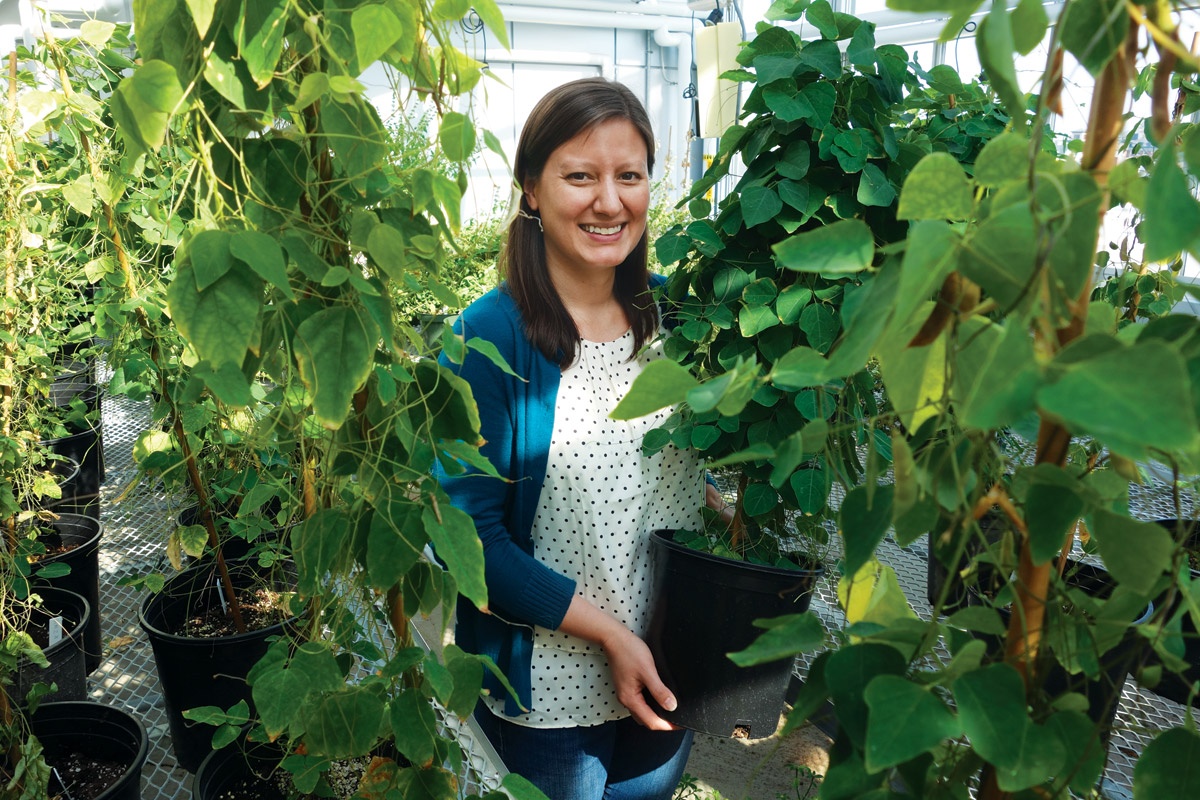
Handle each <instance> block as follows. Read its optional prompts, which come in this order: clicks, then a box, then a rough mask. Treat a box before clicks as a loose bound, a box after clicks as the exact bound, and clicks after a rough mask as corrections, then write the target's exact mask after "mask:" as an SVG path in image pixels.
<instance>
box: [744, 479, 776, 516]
mask: <svg viewBox="0 0 1200 800" xmlns="http://www.w3.org/2000/svg"><path fill="white" fill-rule="evenodd" d="M777 505H779V495H778V494H777V493H776V492H775V490H774V489H772V488H771V487H770V486H768V485H767V484H765V483H752V484H750V485H749V486H747V487H746V495H745V497H743V498H742V510H743V511H745V512H746V513H747V514H749V515H750V516H752V517H757V516H760V515H762V514H768V513H770V512H771V511H774V510H775V507H776V506H777Z"/></svg>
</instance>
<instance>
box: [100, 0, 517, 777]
mask: <svg viewBox="0 0 1200 800" xmlns="http://www.w3.org/2000/svg"><path fill="white" fill-rule="evenodd" d="M476 8H477V10H478V11H479V13H480V15H481V17H482V18H483V19H484V20H485V22H486V24H487V25H488V27H489V29H490V30H492V31H493V32H494V33H495V35H497V36H500V37H501V38H503V37H504V35H505V31H504V27H503V25H502V23H501V20H500V17H499V14H498V11H497V9H496V7H495V5H494V4H493V3H490V2H485V3H483V4H476ZM461 10H462V9H460V10H455V9H454V8H451V7H444V6H442V5H435V6H434V7H432V8H430V7H426V6H421V5H415V4H394V3H393V4H380V3H374V2H351V3H341V4H338V5H337V7H336V8H334V7H331V6H325V7H321V8H320V9H316V8H311V9H310V8H309V7H308V6H307V5H306V4H301V5H299V6H297V5H296V4H294V3H288V2H283V0H280V1H279V2H275V1H274V0H272V2H268V3H259V4H255V8H254V13H252V14H247V13H245V10H244V9H243V8H242V4H240V3H237V2H225V1H224V0H219V1H218V2H217V3H215V4H212V5H210V6H206V7H204V8H201V7H198V6H195V5H191V4H184V3H173V4H168V6H165V7H162V8H159V6H157V5H154V8H153V10H151V8H150V4H147V5H146V6H143V7H139V9H137V19H136V23H137V30H138V36H139V50H140V53H141V56H142V63H141V65H140V66H139V67H138V69H137V70H136V71H134V72H133V73H132V75H130V76H129V77H128V78H126V79H125V80H124V81H123V82H122V83H121V84H120V86H118V87H117V90H116V92H115V93H114V95H113V98H112V106H111V108H112V111H113V114H114V117H115V119H116V122H117V125H118V128H119V130H120V133H121V137H122V141H123V144H124V147H125V153H126V158H128V159H129V160H130V162H131V163H133V162H139V163H146V164H154V163H156V161H157V159H159V158H164V157H165V158H169V157H170V155H171V153H172V152H173V151H172V150H171V149H170V148H171V143H174V142H179V143H181V144H183V145H184V147H182V148H181V149H184V150H186V151H187V152H189V153H196V154H201V155H200V159H201V163H200V164H199V165H198V166H197V169H196V172H195V175H196V176H197V177H196V179H197V180H198V181H200V183H201V186H202V187H204V188H203V190H202V191H200V192H199V193H198V194H196V193H194V192H192V191H191V188H192V187H189V190H188V194H189V196H192V197H199V198H203V200H202V203H201V206H200V207H197V208H195V209H194V214H193V215H190V216H189V218H188V224H187V229H186V230H185V232H184V235H183V237H182V238H181V240H180V247H179V249H178V250H177V251H176V253H175V254H174V258H173V259H171V260H170V262H169V263H168V264H167V265H166V266H167V283H166V287H165V296H164V300H165V305H163V306H162V307H161V308H160V309H158V313H159V314H161V315H162V317H163V318H165V317H166V316H167V315H169V317H170V325H171V327H172V328H173V329H174V330H177V331H178V332H179V333H180V335H181V337H182V344H183V347H182V348H181V350H180V351H179V352H178V353H174V352H169V353H159V354H158V355H157V356H156V357H155V358H152V359H149V361H150V362H151V363H153V364H155V365H158V366H162V367H167V368H169V369H170V370H172V371H173V372H172V374H173V375H175V374H177V375H180V376H182V377H181V378H180V379H179V380H178V381H176V382H175V386H174V387H172V386H168V385H163V386H162V387H161V389H160V391H159V393H158V398H157V400H158V402H160V403H167V404H170V403H175V404H177V405H176V408H175V409H173V410H172V411H171V412H170V413H169V415H167V419H168V421H169V422H170V423H171V427H172V434H171V436H172V439H173V442H172V446H175V447H178V448H179V450H178V458H179V459H180V463H181V464H182V465H184V467H185V468H186V469H187V471H188V473H189V474H191V473H192V472H193V466H194V465H197V464H198V463H199V462H198V459H199V458H200V454H199V453H198V452H197V451H196V449H195V448H194V447H193V444H194V442H193V441H192V439H191V438H190V437H189V435H188V433H189V431H188V430H187V429H181V428H180V427H179V426H180V425H181V424H183V422H182V420H187V419H189V418H188V411H189V409H190V408H192V407H193V406H194V405H195V404H196V403H197V402H199V403H200V404H202V405H204V404H207V403H209V402H211V403H213V404H214V405H215V406H216V407H217V408H224V409H238V408H245V407H247V406H251V405H253V404H254V403H255V402H261V403H263V404H266V406H267V411H268V413H267V414H265V415H264V416H263V417H262V418H261V423H262V425H261V427H262V430H264V431H266V432H269V433H270V435H271V437H272V441H274V442H278V443H280V445H281V446H286V447H287V448H288V452H289V453H293V454H294V456H295V458H294V460H293V461H292V462H291V463H293V464H295V465H296V474H297V477H298V489H297V492H296V494H297V495H298V497H299V498H300V500H301V506H302V508H303V521H302V522H301V523H300V524H298V525H296V526H295V527H294V528H293V529H292V530H291V531H290V533H289V537H288V538H289V543H290V545H291V550H292V552H293V555H294V558H295V564H296V570H297V582H296V586H295V590H296V592H297V595H298V596H299V598H300V599H301V600H302V601H303V604H304V613H303V615H302V616H301V618H300V621H299V625H298V628H299V632H298V635H297V637H296V640H295V641H291V640H288V639H280V640H278V641H277V642H276V643H275V644H273V645H272V647H271V648H270V649H269V650H268V652H267V654H266V655H265V656H264V658H263V659H261V660H260V661H259V663H258V664H257V665H256V666H255V667H254V668H252V669H251V671H250V674H249V675H248V682H249V684H250V686H251V687H252V699H253V700H254V702H255V704H256V712H255V717H256V719H257V720H258V722H259V723H260V724H261V725H262V726H263V727H264V728H265V729H266V732H267V733H268V734H269V736H270V737H271V738H276V739H278V740H279V741H281V742H282V743H283V744H284V747H285V748H286V749H287V751H288V752H289V753H291V754H293V755H296V756H297V757H298V761H297V760H296V759H292V760H291V761H289V762H288V764H289V766H290V767H291V768H294V769H296V770H297V771H298V772H299V773H301V774H303V775H304V776H307V777H306V780H309V779H311V780H312V781H313V782H316V781H318V780H319V779H320V774H321V772H322V771H323V770H324V769H327V768H328V765H329V764H330V763H331V762H332V761H333V760H335V759H340V758H344V757H348V756H354V755H360V754H366V753H369V752H371V751H373V750H374V749H375V748H376V746H377V745H378V743H379V742H380V741H381V740H388V741H394V742H395V747H396V749H397V750H399V751H400V753H401V754H402V755H404V756H405V757H407V758H408V760H409V761H410V762H411V764H412V766H407V767H395V768H393V769H391V770H389V771H388V772H387V780H386V783H387V786H389V787H391V788H392V789H396V790H399V791H400V793H405V792H406V791H407V790H408V788H409V787H413V786H416V785H420V786H421V787H422V789H421V791H422V792H424V793H425V794H427V795H429V796H433V797H447V798H449V797H454V796H456V795H457V788H456V786H455V783H456V780H455V778H454V774H453V771H452V770H451V769H449V768H448V766H451V765H453V764H454V763H455V762H456V760H457V759H458V758H460V757H461V756H460V755H458V754H457V752H458V751H457V745H456V744H455V743H454V742H453V740H451V739H449V738H447V737H445V736H442V735H440V734H438V733H436V732H435V728H434V725H433V720H434V709H433V701H434V700H436V701H438V702H439V703H441V704H442V705H443V707H445V708H447V709H449V711H450V713H453V714H456V715H459V716H466V715H467V714H469V713H470V711H471V710H472V709H473V707H474V703H475V700H476V699H477V697H478V695H479V690H480V683H481V678H482V674H483V671H484V670H485V669H488V668H489V665H488V664H486V663H484V661H483V660H481V659H479V658H476V657H474V656H469V655H467V654H465V653H463V652H462V651H461V650H458V649H457V648H447V650H446V653H445V655H444V656H443V657H441V658H439V657H436V656H433V655H427V654H425V653H424V652H423V651H421V650H420V649H419V648H416V647H414V646H413V640H412V638H411V636H410V633H409V628H408V625H409V618H410V617H411V616H412V615H414V614H417V613H421V612H422V611H426V612H427V611H431V610H433V609H434V608H435V607H437V606H439V605H444V606H447V607H450V606H452V604H453V602H454V600H455V598H456V597H457V595H458V594H459V593H461V594H462V595H463V596H464V597H465V598H467V600H468V601H470V602H475V603H478V604H480V605H484V604H486V592H485V590H484V589H483V581H482V552H481V548H480V546H479V543H478V538H477V537H476V535H475V533H474V529H473V525H472V524H471V521H470V519H469V518H467V517H466V516H465V515H463V514H461V513H458V512H455V510H454V509H453V508H452V507H451V505H450V503H449V502H448V499H447V498H446V495H445V493H444V492H443V491H442V490H441V489H440V488H439V487H438V486H437V484H436V482H435V481H434V480H433V479H432V478H431V476H430V471H431V467H432V465H433V462H434V460H435V459H440V460H442V461H443V462H444V463H447V464H449V465H453V464H458V463H459V462H460V461H461V460H468V461H474V462H477V461H479V460H480V459H479V456H478V449H477V447H476V444H477V442H478V436H479V435H478V421H477V419H476V418H475V417H474V414H473V408H472V403H471V396H470V392H469V390H468V389H467V388H466V387H465V386H464V385H463V384H462V383H461V382H460V381H458V380H457V379H456V378H454V376H453V375H452V373H451V372H450V371H448V370H444V369H442V368H440V367H439V366H437V364H436V362H434V361H432V360H429V359H426V358H422V357H421V356H422V353H423V343H422V341H421V338H420V336H419V335H418V334H417V333H416V332H415V331H414V329H413V328H412V326H411V325H410V324H409V321H408V320H407V319H396V315H395V313H394V306H393V303H392V299H391V298H392V289H393V287H395V286H408V285H409V284H410V283H415V284H416V285H418V286H429V287H433V288H435V289H436V287H438V286H441V283H440V281H439V280H438V273H439V268H440V265H441V264H442V263H444V261H445V260H446V259H447V257H448V255H449V253H450V252H451V250H452V249H453V242H454V238H455V236H456V234H457V231H458V229H459V216H458V214H459V211H458V208H459V203H460V200H461V196H462V191H463V188H462V181H464V180H465V173H464V172H463V169H462V166H461V164H462V162H464V161H465V160H466V159H467V158H468V157H469V156H470V155H471V153H472V152H473V151H474V146H475V141H476V138H477V133H476V131H475V128H474V126H473V125H472V124H471V122H470V120H469V118H467V117H466V116H465V115H463V114H459V113H457V112H454V111H451V110H449V106H448V105H447V103H448V98H449V96H450V95H452V94H453V93H456V92H463V91H467V90H469V89H470V88H471V87H472V86H473V85H474V84H475V82H476V81H478V80H479V78H480V71H479V66H480V65H478V64H477V63H476V62H474V61H472V60H471V59H469V58H468V57H466V56H465V55H464V54H462V53H461V52H459V51H458V50H457V49H456V48H454V47H453V45H452V44H451V43H450V42H451V40H452V38H451V37H450V36H449V34H448V32H447V30H446V29H447V27H448V25H449V24H450V23H452V22H454V21H456V20H457V18H458V16H459V13H460V11H461ZM181 41H186V42H187V46H183V47H180V46H177V44H178V43H179V42H181ZM193 45H194V46H193ZM376 61H383V62H385V63H386V64H387V65H388V67H389V68H391V69H395V70H397V71H398V72H399V73H400V74H402V75H403V76H404V79H405V80H406V81H407V82H408V85H409V86H410V87H411V92H412V95H411V98H412V100H413V102H415V101H416V98H418V97H420V98H427V99H428V100H429V102H430V103H431V105H432V107H433V108H434V110H435V111H436V113H437V115H438V118H439V121H438V130H437V137H436V141H434V142H429V141H428V140H421V141H422V146H432V147H437V148H439V149H440V150H441V151H442V153H443V154H444V155H445V157H446V159H447V160H448V161H449V162H450V163H451V164H453V165H454V166H453V167H452V168H451V169H450V171H449V172H448V173H447V172H446V171H438V170H436V169H432V168H429V167H426V166H416V167H413V168H411V169H396V168H395V164H396V163H398V162H399V159H397V158H395V157H394V154H391V153H390V152H389V150H388V146H387V138H386V135H385V131H384V126H383V124H382V123H381V120H380V119H379V117H378V114H377V112H376V110H375V109H374V107H373V106H372V105H371V104H370V103H368V102H367V99H366V95H365V89H364V87H363V86H362V85H361V84H360V83H359V82H358V81H357V79H356V76H358V75H360V74H361V73H362V71H363V70H364V69H366V68H367V67H368V66H370V65H371V64H373V63H375V62H376ZM485 138H489V137H485ZM421 163H427V162H425V161H421ZM129 272H130V273H132V272H133V271H132V269H131V270H130V271H129ZM126 274H127V275H128V274H129V273H126ZM137 278H138V276H137V275H136V274H135V275H133V279H132V281H130V279H129V278H128V277H126V281H127V282H129V283H130V288H131V290H134V291H140V290H141V287H140V285H138V283H139V282H138V280H137ZM148 316H150V317H151V318H150V319H149V320H147V324H150V325H151V326H153V325H156V324H160V320H158V319H155V318H154V317H155V315H153V314H151V315H148ZM154 330H155V331H156V333H155V336H157V335H158V333H159V332H160V330H159V329H157V328H155V329H154ZM440 344H441V345H442V346H443V347H444V348H445V349H446V350H447V351H448V352H451V353H460V354H461V352H462V348H464V347H481V345H480V344H479V343H477V342H464V341H462V340H461V339H457V338H456V337H454V336H453V335H446V336H444V337H443V339H442V341H441V343H440ZM484 349H486V348H484ZM460 357H461V355H460ZM180 366H182V367H186V369H181V368H180ZM155 368H156V369H157V367H155ZM175 370H178V371H177V372H175ZM128 375H129V373H128V372H127V373H126V376H125V377H128ZM173 380H174V379H173ZM172 389H175V391H172ZM226 418H227V417H226V416H224V415H217V416H216V417H215V419H226ZM151 436H155V434H151ZM156 438H157V437H156ZM198 471H199V470H198V469H197V470H196V472H198ZM191 482H192V484H193V485H192V489H193V490H194V491H195V492H196V496H197V499H198V501H199V504H200V508H201V518H202V522H203V524H204V527H205V528H206V530H207V533H208V535H209V537H208V538H209V542H210V543H211V544H212V545H214V546H217V549H218V553H219V544H220V542H219V537H218V533H217V531H216V529H215V526H214V525H212V524H211V523H212V504H211V498H210V497H209V496H208V494H207V492H206V491H205V490H206V488H207V486H206V485H205V483H204V482H203V481H197V480H195V479H192V480H191ZM431 540H432V541H433V542H434V543H436V545H437V548H438V552H439V554H440V555H442V556H443V557H444V558H445V559H446V569H443V568H442V567H441V566H440V565H438V564H435V563H432V562H430V561H427V560H425V559H424V558H422V551H423V549H424V547H425V545H426V543H427V542H429V541H431ZM220 563H221V558H220V557H218V559H217V564H218V567H219V564H220ZM447 616H449V614H448V612H447ZM205 711H206V713H205V714H203V715H202V716H207V712H208V711H211V710H205ZM222 713H225V714H227V715H228V718H229V720H230V722H228V723H227V724H225V723H223V725H222V727H220V728H218V730H217V739H216V743H217V744H223V743H228V742H230V741H232V740H233V738H235V736H231V735H229V726H233V725H234V723H233V720H235V719H236V720H244V719H245V717H246V716H247V715H246V714H245V713H236V712H235V711H234V710H229V709H225V710H222ZM193 716H195V714H193ZM234 734H235V735H236V729H235V730H234ZM297 751H298V752H297ZM299 753H303V756H299ZM309 786H310V787H311V784H309ZM381 788H382V787H381ZM526 796H528V795H526Z"/></svg>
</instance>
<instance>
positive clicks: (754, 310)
mask: <svg viewBox="0 0 1200 800" xmlns="http://www.w3.org/2000/svg"><path fill="white" fill-rule="evenodd" d="M778 324H779V317H777V316H775V312H774V311H772V310H771V307H770V306H745V307H744V308H742V310H741V311H739V312H738V327H739V328H740V329H741V332H742V336H744V337H746V338H750V337H752V336H757V335H758V334H760V333H762V332H763V331H765V330H766V329H767V328H772V327H774V326H776V325H778Z"/></svg>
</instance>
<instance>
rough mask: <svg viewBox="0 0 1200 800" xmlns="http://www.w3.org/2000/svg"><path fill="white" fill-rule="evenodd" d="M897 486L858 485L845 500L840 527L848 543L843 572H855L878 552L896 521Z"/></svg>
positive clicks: (840, 517)
mask: <svg viewBox="0 0 1200 800" xmlns="http://www.w3.org/2000/svg"><path fill="white" fill-rule="evenodd" d="M894 488H895V487H894V486H874V487H868V486H856V487H854V488H853V489H851V490H850V493H849V494H847V495H846V499H845V500H844V501H842V507H841V510H840V511H839V512H838V529H839V530H840V531H841V534H842V542H843V547H844V551H845V552H844V555H843V559H844V564H843V568H842V569H843V572H844V573H845V574H847V575H854V574H855V573H857V572H858V571H859V570H860V569H862V567H863V565H865V564H866V563H867V562H868V561H870V560H871V558H873V557H874V555H875V548H876V547H878V546H879V543H880V542H882V541H883V537H884V535H886V534H887V530H888V528H889V527H891V524H892V494H893V491H894Z"/></svg>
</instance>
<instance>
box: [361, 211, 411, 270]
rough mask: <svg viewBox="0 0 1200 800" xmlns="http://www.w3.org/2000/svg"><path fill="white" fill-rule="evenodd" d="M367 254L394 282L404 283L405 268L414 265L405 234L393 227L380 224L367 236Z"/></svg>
mask: <svg viewBox="0 0 1200 800" xmlns="http://www.w3.org/2000/svg"><path fill="white" fill-rule="evenodd" d="M367 252H368V253H370V254H371V260H372V261H374V262H375V264H376V265H377V266H378V267H379V268H380V269H381V270H383V272H384V274H385V275H387V276H388V277H389V278H391V279H392V280H394V281H403V280H404V272H405V268H406V267H408V266H410V265H414V259H413V258H412V257H411V256H410V255H409V252H408V243H407V242H406V241H405V240H404V234H403V233H401V232H400V231H398V230H396V229H395V228H393V227H392V226H391V225H387V224H379V225H375V226H374V227H373V228H371V232H370V233H369V234H368V235H367Z"/></svg>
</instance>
